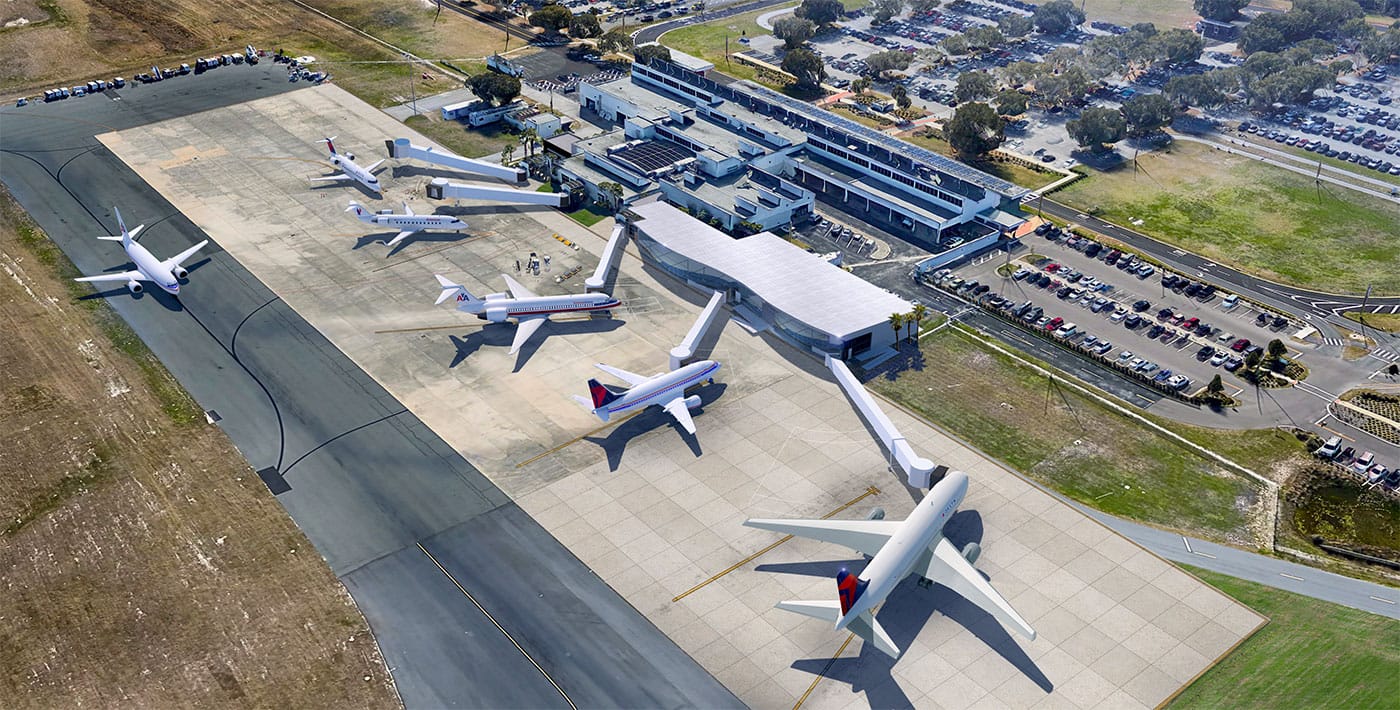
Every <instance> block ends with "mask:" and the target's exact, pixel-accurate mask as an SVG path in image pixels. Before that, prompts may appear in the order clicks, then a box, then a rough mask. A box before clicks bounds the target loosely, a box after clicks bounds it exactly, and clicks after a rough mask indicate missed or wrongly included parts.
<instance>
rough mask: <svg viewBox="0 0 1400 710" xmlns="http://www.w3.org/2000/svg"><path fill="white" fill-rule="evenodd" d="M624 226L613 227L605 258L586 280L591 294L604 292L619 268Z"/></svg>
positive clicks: (604, 251)
mask: <svg viewBox="0 0 1400 710" xmlns="http://www.w3.org/2000/svg"><path fill="white" fill-rule="evenodd" d="M624 226H626V225H623V224H617V225H615V226H613V231H612V235H611V236H609V237H608V245H607V246H606V247H603V258H601V259H599V260H598V268H596V269H594V270H593V275H592V276H589V277H588V278H587V279H584V281H583V286H584V288H585V289H587V290H588V292H589V293H593V292H595V291H602V290H603V287H604V286H606V285H607V283H608V274H610V273H612V270H613V269H615V268H617V260H618V259H619V258H620V257H621V256H622V242H623V240H625V239H626V237H625V235H624V233H623V227H624ZM672 369H675V368H672Z"/></svg>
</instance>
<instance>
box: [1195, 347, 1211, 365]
mask: <svg viewBox="0 0 1400 710" xmlns="http://www.w3.org/2000/svg"><path fill="white" fill-rule="evenodd" d="M1214 355H1215V348H1213V347H1211V346H1209V345H1202V346H1201V349H1200V350H1197V351H1196V359H1197V360H1200V361H1201V362H1205V361H1206V360H1209V359H1210V358H1211V357H1212V356H1214Z"/></svg>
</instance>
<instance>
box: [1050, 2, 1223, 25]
mask: <svg viewBox="0 0 1400 710" xmlns="http://www.w3.org/2000/svg"><path fill="white" fill-rule="evenodd" d="M1031 1H1032V2H1035V3H1036V4H1037V5H1038V4H1040V3H1042V2H1044V1H1045V0H1031ZM1075 5H1077V6H1080V7H1082V8H1083V9H1084V14H1085V15H1086V16H1087V17H1088V19H1089V20H1105V21H1108V22H1114V23H1117V24H1120V25H1123V26H1124V27H1127V26H1130V25H1132V24H1133V23H1136V22H1151V23H1152V24H1154V25H1157V29H1159V30H1166V29H1171V28H1173V27H1181V28H1185V29H1190V28H1191V26H1192V23H1193V22H1195V20H1196V18H1197V17H1199V15H1198V14H1197V13H1196V11H1195V10H1194V9H1192V5H1191V0H1082V1H1081V2H1077V3H1075Z"/></svg>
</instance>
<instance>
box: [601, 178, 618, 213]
mask: <svg viewBox="0 0 1400 710" xmlns="http://www.w3.org/2000/svg"><path fill="white" fill-rule="evenodd" d="M622 192H623V189H622V185H621V184H619V183H615V182H600V183H598V201H599V202H600V203H602V204H603V205H605V206H606V207H608V209H612V210H616V209H617V205H618V203H619V202H621V200H622Z"/></svg>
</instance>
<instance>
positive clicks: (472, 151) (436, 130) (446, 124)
mask: <svg viewBox="0 0 1400 710" xmlns="http://www.w3.org/2000/svg"><path fill="white" fill-rule="evenodd" d="M404 124H405V125H407V126H408V127H409V128H412V129H413V130H415V131H418V132H419V133H422V134H423V135H425V136H427V137H429V138H431V139H433V140H435V141H437V142H438V143H441V144H442V146H443V147H444V148H447V149H448V150H451V151H452V152H454V153H456V154H458V155H461V156H464V157H467V158H490V157H492V156H498V155H500V154H501V149H502V148H504V147H505V145H506V144H507V143H516V138H515V136H513V135H511V134H509V133H506V132H505V131H502V130H501V129H500V128H499V127H496V126H486V127H483V128H468V127H467V126H466V125H465V124H462V123H458V122H457V121H443V120H441V119H440V118H438V117H437V116H432V115H429V114H424V115H419V116H410V117H409V118H408V120H407V121H404ZM515 154H516V156H517V157H519V156H521V155H523V153H522V152H521V149H520V147H519V145H518V144H517V145H516V150H515Z"/></svg>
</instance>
